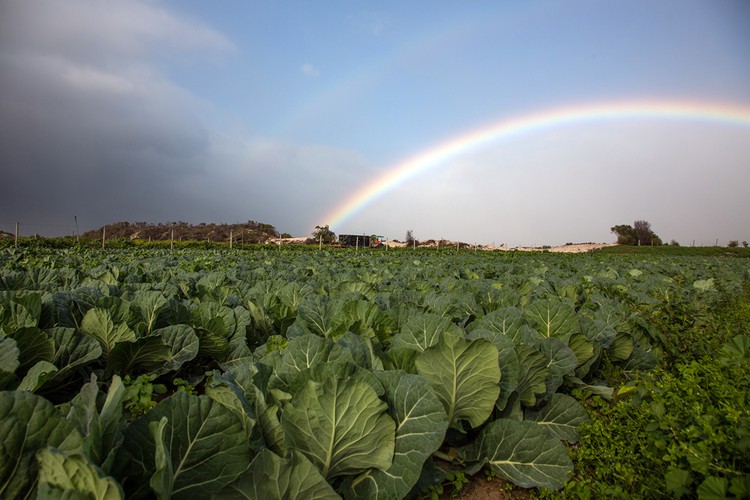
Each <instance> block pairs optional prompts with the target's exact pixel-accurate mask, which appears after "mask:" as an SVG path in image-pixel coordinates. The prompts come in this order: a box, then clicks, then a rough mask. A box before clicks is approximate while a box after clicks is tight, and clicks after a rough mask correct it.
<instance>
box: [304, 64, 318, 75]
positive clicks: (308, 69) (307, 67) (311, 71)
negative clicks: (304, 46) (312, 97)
mask: <svg viewBox="0 0 750 500" xmlns="http://www.w3.org/2000/svg"><path fill="white" fill-rule="evenodd" d="M300 71H302V74H303V75H305V76H311V77H315V76H320V71H319V70H318V68H316V67H315V66H313V65H312V64H310V63H305V64H303V65H302V66H300Z"/></svg>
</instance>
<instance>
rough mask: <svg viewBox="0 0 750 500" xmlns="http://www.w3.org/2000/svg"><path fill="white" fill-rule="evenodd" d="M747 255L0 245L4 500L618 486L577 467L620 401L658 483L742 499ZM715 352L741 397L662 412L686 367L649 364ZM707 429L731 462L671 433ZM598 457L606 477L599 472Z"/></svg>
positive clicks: (746, 481)
mask: <svg viewBox="0 0 750 500" xmlns="http://www.w3.org/2000/svg"><path fill="white" fill-rule="evenodd" d="M316 250H317V249H316ZM748 272H750V259H742V258H720V257H679V258H678V257H669V256H649V257H643V256H638V255H628V256H618V255H604V254H596V253H594V254H585V255H569V254H546V253H531V254H517V253H511V252H474V251H457V250H443V251H438V250H435V249H425V250H411V249H402V250H389V251H384V250H380V251H378V250H372V251H370V250H360V251H358V252H355V251H354V250H347V249H333V250H328V251H326V250H324V251H313V250H311V249H307V250H305V249H286V248H283V249H277V248H273V249H268V248H261V247H254V248H248V249H234V250H231V251H230V250H229V249H226V248H225V249H184V248H183V249H178V250H176V251H174V252H171V251H169V250H167V249H150V248H130V249H119V250H118V249H106V250H91V249H82V248H69V249H56V250H53V249H44V248H26V247H21V248H5V249H2V250H0V443H1V444H2V446H0V453H1V454H2V457H0V497H2V498H33V497H37V496H38V497H40V498H41V497H44V498H47V497H60V496H64V497H65V498H96V499H100V498H101V499H104V498H107V499H108V498H154V497H155V498H172V497H173V498H193V499H197V498H260V499H268V498H289V499H293V498H387V499H399V498H422V497H425V496H428V497H429V496H430V495H437V493H439V492H440V491H441V490H442V486H441V485H445V484H447V483H446V481H448V480H450V479H451V478H453V479H454V480H455V479H456V478H459V477H460V478H469V477H471V476H474V477H485V476H486V477H487V478H488V479H497V478H499V479H502V480H503V481H504V482H505V483H506V484H507V485H508V488H511V489H512V488H516V489H520V488H523V489H534V490H533V491H536V492H537V493H536V494H539V495H545V494H554V495H562V494H565V493H566V492H567V494H570V495H580V496H584V495H585V494H586V492H587V491H588V492H589V493H590V494H596V493H597V492H598V493H600V494H601V493H603V492H605V491H606V492H607V493H608V494H611V495H613V496H617V495H621V496H623V497H626V496H630V495H632V494H635V493H634V492H632V491H631V492H628V491H626V490H623V489H622V488H624V486H623V487H621V486H618V485H617V484H616V481H617V473H618V470H616V467H608V468H607V469H608V470H607V471H605V472H601V471H598V470H597V469H596V467H594V466H593V465H591V463H590V462H586V457H587V456H588V457H592V456H593V454H597V453H602V450H601V449H600V448H598V447H594V448H588V446H593V445H592V444H591V443H593V442H594V441H593V439H594V438H595V437H596V436H600V437H601V436H602V434H601V432H604V431H597V430H596V425H598V424H601V421H600V420H599V419H600V416H601V415H605V414H606V415H608V416H611V415H612V412H613V411H615V409H618V408H621V407H620V406H619V405H621V404H627V405H629V406H627V408H645V409H646V411H647V412H648V415H647V416H644V414H643V413H638V414H637V415H640V416H638V418H642V419H644V420H643V422H644V423H645V424H647V425H644V426H642V427H643V428H641V427H639V428H638V431H637V432H651V434H650V435H651V436H657V437H658V440H657V441H656V442H657V443H662V444H663V448H664V449H663V450H660V448H659V446H662V445H658V444H657V445H655V446H656V448H654V450H656V451H653V450H651V451H653V453H654V454H655V456H656V457H657V461H661V462H662V463H663V464H664V470H663V471H661V472H659V481H662V482H658V481H657V482H655V483H653V484H651V485H650V487H651V488H653V490H652V491H651V493H652V494H653V496H659V495H660V494H663V495H664V496H680V495H682V494H684V495H688V496H695V495H696V494H700V496H706V497H709V496H710V495H708V494H709V493H712V492H714V493H717V494H721V493H723V494H724V495H725V496H732V495H734V496H736V497H742V496H743V495H744V493H748V494H750V475H749V474H750V470H748V468H747V465H746V464H748V463H750V454H749V452H748V450H750V414H749V413H748V409H747V404H748V398H749V397H750V396H748V394H750V383H749V382H748V379H749V378H750V375H749V374H748V361H747V360H748V357H750V342H749V341H748V338H747V337H745V336H742V335H741V334H743V333H744V334H747V333H748V331H747V329H746V328H745V330H744V332H743V331H739V332H737V331H734V325H735V324H736V321H735V323H732V321H734V320H735V319H736V317H735V316H731V314H735V312H731V314H730V311H737V310H738V309H737V308H738V307H744V305H743V304H744V303H743V302H742V300H744V299H743V298H746V297H747V295H748V291H750V286H748V283H749V282H750V280H749V278H748ZM738 304H740V305H738ZM737 314H738V313H737ZM717 318H718V319H717ZM726 318H729V319H726ZM725 319H726V321H725ZM714 337H715V338H716V341H715V342H714V341H713V340H712V339H713V338H714ZM712 342H713V343H712ZM688 356H691V357H690V358H689V359H688ZM714 358H715V359H716V363H715V366H716V367H717V368H716V370H715V371H716V372H717V373H731V374H732V377H734V379H733V382H732V383H731V384H729V385H731V387H730V388H729V389H726V388H725V389H726V390H727V391H728V393H727V394H728V395H727V396H726V398H724V399H722V400H721V402H717V401H718V400H715V399H712V400H711V401H712V402H708V403H704V402H702V401H703V400H700V399H698V398H699V395H700V391H701V387H702V386H701V385H700V382H695V383H693V382H690V387H689V388H688V389H690V393H691V394H692V393H693V392H694V393H695V397H696V400H695V401H699V402H700V404H701V405H706V406H705V407H701V408H698V410H696V415H698V416H697V417H695V418H696V419H699V418H701V417H700V416H701V415H707V414H711V415H714V414H715V417H712V418H714V420H709V421H707V422H703V423H700V422H699V423H695V422H692V421H691V422H687V423H686V422H682V423H679V424H676V423H674V422H671V421H670V420H669V418H671V417H672V416H674V415H676V414H675V413H672V409H671V408H672V407H671V406H670V405H671V404H673V403H669V402H665V401H663V400H661V399H655V398H658V397H662V396H658V394H661V393H659V392H658V391H656V389H655V387H656V385H655V384H660V383H666V382H667V381H668V380H670V379H669V376H671V375H669V373H671V372H668V371H667V372H664V373H665V375H664V376H663V377H662V376H660V377H658V380H652V381H651V382H648V376H644V375H643V374H648V373H651V372H652V370H654V369H662V367H663V366H664V365H665V363H666V362H667V361H669V362H672V363H678V362H679V363H682V364H679V367H680V370H682V367H683V366H684V367H688V368H689V367H690V366H692V365H691V363H694V362H696V361H695V360H700V363H705V360H706V359H714ZM722 363H723V364H722ZM674 366H678V365H677V364H675V365H674ZM702 366H704V365H703V364H701V365H700V366H698V367H696V368H695V371H694V372H691V373H693V374H692V376H693V377H697V378H695V380H698V378H699V376H704V375H701V373H702V372H700V370H701V369H702V368H701V367H702ZM685 369H687V368H685ZM680 373H681V375H680V376H679V377H677V378H676V379H675V382H674V383H675V384H676V385H678V386H680V384H682V385H685V382H684V381H685V380H686V379H685V377H688V376H690V373H687V372H686V373H682V372H680ZM717 376H719V375H717ZM738 377H739V379H737V378H738ZM704 378H706V379H707V380H708V379H711V380H714V381H715V380H716V376H711V377H706V376H704ZM691 380H692V379H691ZM700 380H702V379H700ZM649 383H650V384H652V385H651V386H649V385H648V384H649ZM722 387H723V386H722ZM651 388H654V391H656V392H654V393H653V394H656V396H653V395H652V394H651V392H649V391H651ZM682 388H684V387H682V386H680V390H682ZM721 390H724V389H721ZM721 390H719V389H717V390H716V391H711V392H712V393H713V392H716V393H718V392H721ZM664 392H665V391H664V390H663V389H662V393H664ZM704 392H705V391H704ZM690 397H693V396H690ZM712 397H713V396H712ZM716 397H719V396H718V395H717V396H716ZM722 397H723V396H722ZM738 398H739V399H738ZM675 399H679V398H675ZM681 401H682V404H683V405H685V404H687V405H689V404H691V402H690V400H687V403H685V400H684V399H683V400H681ZM642 402H643V404H645V405H646V406H643V404H641V403H642ZM674 404H680V403H678V402H674ZM696 404H698V403H696ZM636 405H640V406H636ZM659 405H661V407H660V406H659ZM712 405H713V406H712ZM714 406H716V408H718V409H716V410H715V411H714V410H711V408H714ZM622 408H626V407H625V406H622ZM709 410H711V411H709ZM618 411H619V410H618ZM622 411H625V410H622ZM627 411H630V410H627ZM634 411H635V410H634ZM639 411H640V410H639ZM680 411H683V410H680ZM684 411H687V410H684ZM712 412H713V413H712ZM627 415H630V413H627ZM691 418H692V417H691ZM649 419H650V420H649ZM727 419H728V420H727ZM654 422H655V423H656V427H654V428H653V429H651V430H649V426H653V424H654ZM670 422H671V423H670ZM699 424H700V425H699ZM704 424H705V425H704ZM618 425H619V424H618ZM692 425H694V426H695V427H696V428H695V430H694V431H691V432H693V434H695V433H697V434H696V436H694V437H695V442H696V443H697V442H704V443H706V442H710V443H714V442H716V443H718V444H716V446H719V447H723V448H720V449H721V450H722V452H726V454H727V458H726V461H729V462H732V464H733V465H726V463H725V462H722V463H721V464H719V465H715V464H714V462H716V463H718V460H719V459H718V458H716V456H717V451H716V450H714V449H712V448H710V449H706V450H702V449H700V448H699V446H698V445H697V444H695V445H693V444H690V443H693V441H689V442H688V441H686V439H687V438H685V439H683V438H681V437H679V436H681V434H680V432H681V431H682V430H683V429H685V428H687V427H689V426H692ZM701 425H702V426H703V427H701ZM603 428H607V429H609V430H607V431H606V432H614V430H616V429H614V430H613V428H612V427H611V426H603ZM725 428H726V429H730V430H729V431H727V432H735V434H736V435H731V436H729V437H728V438H727V439H726V442H725V441H722V440H720V439H719V437H717V436H716V435H714V436H708V437H706V436H702V435H701V434H700V433H701V432H709V431H707V430H706V429H714V432H715V433H716V432H718V430H717V429H725ZM634 432H635V431H634ZM722 432H723V431H722ZM610 439H612V440H614V439H616V438H615V437H611V438H610ZM691 439H692V438H691ZM722 439H724V438H722ZM584 440H585V441H586V442H585V443H584ZM707 440H708V441H707ZM627 441H628V440H627V439H625V441H624V442H627ZM675 442H676V443H678V444H679V445H680V446H682V444H684V443H686V442H687V443H688V444H687V445H686V446H687V448H684V447H682V448H680V446H677V448H675V449H674V450H673V448H671V446H672V445H674V443H675ZM612 445H613V446H615V445H616V443H614V442H613V443H612ZM597 446H599V445H597ZM675 446H676V445H675ZM691 446H692V447H693V448H691ZM705 446H707V445H704V447H705ZM623 450H624V448H623ZM669 450H673V451H669ZM680 450H682V452H680ZM651 451H649V450H646V449H645V448H644V450H642V451H639V452H638V453H651ZM609 453H610V455H611V454H612V453H614V454H617V453H625V451H621V452H620V451H617V450H615V451H614V452H613V451H612V450H610V451H609ZM670 453H672V455H669V454H670ZM680 453H682V454H680ZM704 455H706V456H709V457H712V458H709V459H707V462H706V464H705V466H704V464H703V462H700V461H699V459H700V460H703V459H702V458H701V457H703V456H704ZM597 456H599V455H597ZM695 457H698V458H695ZM597 460H598V459H597ZM482 471H484V472H483V473H482ZM603 474H610V475H609V476H606V477H607V478H609V479H606V478H605V480H607V481H610V482H611V484H609V485H607V486H606V488H611V489H606V488H605V487H603V486H601V484H598V483H597V484H594V483H592V481H594V480H595V479H596V477H599V479H600V480H601V478H602V477H605V476H604V475H603ZM627 474H629V473H626V472H622V478H623V481H627V480H628V479H627V478H628V476H627ZM597 475H598V476H597ZM631 479H632V478H631ZM482 480H484V479H482ZM587 481H588V483H587ZM644 487H645V486H644ZM596 488H598V489H596ZM602 488H605V489H602ZM744 488H747V490H745V489H744ZM552 492H557V493H552ZM592 492H593V493H592ZM640 494H641V495H645V496H651V495H650V494H649V493H647V492H646V493H644V491H640Z"/></svg>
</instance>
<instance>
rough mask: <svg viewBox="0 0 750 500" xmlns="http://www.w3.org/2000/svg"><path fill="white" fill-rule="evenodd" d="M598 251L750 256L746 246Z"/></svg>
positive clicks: (621, 247) (608, 251) (625, 247)
mask: <svg viewBox="0 0 750 500" xmlns="http://www.w3.org/2000/svg"><path fill="white" fill-rule="evenodd" d="M596 253H602V254H611V255H646V256H647V255H658V256H697V257H744V258H750V248H744V247H678V246H672V245H661V246H658V247H651V246H642V247H638V246H628V245H616V246H611V247H605V248H601V249H599V250H596Z"/></svg>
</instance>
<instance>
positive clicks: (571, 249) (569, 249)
mask: <svg viewBox="0 0 750 500" xmlns="http://www.w3.org/2000/svg"><path fill="white" fill-rule="evenodd" d="M307 239H308V238H306V237H301V238H278V239H275V240H269V241H268V243H274V244H278V243H281V244H284V245H287V244H302V243H304V242H305V240H307ZM385 244H386V245H388V247H390V248H403V247H405V246H406V243H404V242H400V241H387V242H386V243H385ZM423 246H424V245H423ZM427 246H429V247H434V246H435V245H434V244H432V245H427ZM441 246H450V247H455V246H456V242H455V241H446V242H442V243H441ZM460 246H461V248H465V249H473V248H474V246H473V245H468V244H466V243H460ZM609 246H614V243H579V244H575V245H563V246H559V247H550V248H541V247H507V246H498V247H493V246H492V245H486V246H479V248H478V249H479V250H486V251H487V250H500V251H519V252H541V251H545V250H546V251H548V252H562V253H582V252H590V251H592V250H597V249H599V248H604V247H609Z"/></svg>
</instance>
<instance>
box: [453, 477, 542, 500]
mask: <svg viewBox="0 0 750 500" xmlns="http://www.w3.org/2000/svg"><path fill="white" fill-rule="evenodd" d="M482 476H483V475H482V474H477V475H476V476H474V477H472V478H471V479H470V481H469V483H468V484H467V485H465V486H464V487H463V488H462V489H461V491H460V492H458V494H456V493H455V492H454V491H451V490H452V487H451V486H450V485H447V486H444V489H445V492H444V493H443V494H442V495H441V496H440V498H441V500H448V499H453V498H459V499H463V500H507V499H523V500H527V499H529V498H531V494H530V493H529V491H528V490H523V489H518V488H516V487H515V486H513V485H512V484H510V483H508V482H507V481H503V480H502V479H499V478H494V479H493V480H492V481H487V480H486V479H485V478H484V477H482Z"/></svg>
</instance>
